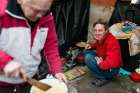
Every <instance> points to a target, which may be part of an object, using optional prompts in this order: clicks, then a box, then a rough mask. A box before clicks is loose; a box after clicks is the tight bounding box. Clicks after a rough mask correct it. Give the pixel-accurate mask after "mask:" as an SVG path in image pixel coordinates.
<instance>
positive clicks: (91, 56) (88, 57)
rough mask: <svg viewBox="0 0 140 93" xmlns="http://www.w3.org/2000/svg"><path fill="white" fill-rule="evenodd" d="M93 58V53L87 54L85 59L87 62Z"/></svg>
mask: <svg viewBox="0 0 140 93" xmlns="http://www.w3.org/2000/svg"><path fill="white" fill-rule="evenodd" d="M91 58H93V55H91V54H85V61H86V62H87V61H90V60H91Z"/></svg>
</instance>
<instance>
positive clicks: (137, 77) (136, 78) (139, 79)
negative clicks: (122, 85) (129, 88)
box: [129, 73, 140, 83]
mask: <svg viewBox="0 0 140 93" xmlns="http://www.w3.org/2000/svg"><path fill="white" fill-rule="evenodd" d="M129 77H130V79H131V80H132V81H134V82H136V83H139V82H140V74H137V73H132V74H131V75H130V76H129Z"/></svg>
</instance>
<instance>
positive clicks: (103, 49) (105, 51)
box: [91, 32, 122, 70]
mask: <svg viewBox="0 0 140 93" xmlns="http://www.w3.org/2000/svg"><path fill="white" fill-rule="evenodd" d="M91 46H92V48H93V49H96V54H97V56H98V57H102V59H103V62H101V63H100V64H99V67H100V68H101V69H102V70H107V69H112V68H119V67H121V66H122V57H121V50H120V45H119V43H118V41H117V39H116V38H115V37H114V36H113V35H112V34H111V33H109V32H108V33H107V34H106V35H105V36H104V39H103V40H102V41H101V42H100V43H99V42H98V41H97V42H96V43H95V44H92V45H91Z"/></svg>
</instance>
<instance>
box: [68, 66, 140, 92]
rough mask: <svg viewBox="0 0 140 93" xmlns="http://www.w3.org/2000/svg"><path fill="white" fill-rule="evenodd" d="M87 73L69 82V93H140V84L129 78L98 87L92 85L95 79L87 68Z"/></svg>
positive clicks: (122, 78) (125, 77)
mask: <svg viewBox="0 0 140 93" xmlns="http://www.w3.org/2000/svg"><path fill="white" fill-rule="evenodd" d="M82 68H86V67H82ZM86 71H87V73H86V74H85V75H84V76H81V77H79V78H77V79H74V80H72V81H69V84H68V86H69V93H140V83H135V82H133V81H132V80H130V78H129V77H128V76H119V77H117V78H116V79H115V80H113V81H111V82H109V83H108V84H106V85H104V86H102V87H97V86H94V85H92V84H91V82H92V80H93V79H95V78H94V77H93V76H92V75H91V73H90V72H89V71H88V70H87V68H86Z"/></svg>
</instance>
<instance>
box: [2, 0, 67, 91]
mask: <svg viewBox="0 0 140 93" xmlns="http://www.w3.org/2000/svg"><path fill="white" fill-rule="evenodd" d="M52 3H53V0H8V5H7V9H6V11H5V13H4V14H3V15H2V16H0V93H15V92H16V93H29V91H28V90H29V87H28V83H26V82H25V81H26V79H25V80H24V79H22V78H21V74H24V76H28V77H31V78H32V77H33V76H35V74H36V73H37V71H38V67H39V65H40V63H41V53H43V57H44V58H45V61H46V63H48V67H49V72H50V73H51V74H52V75H53V76H55V77H56V78H57V79H59V80H62V81H65V82H66V81H67V80H66V78H65V75H64V74H63V73H62V64H61V60H60V56H59V51H58V41H57V35H56V31H55V25H54V19H53V16H52V13H51V12H50V11H49V9H50V7H51V5H52Z"/></svg>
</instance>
